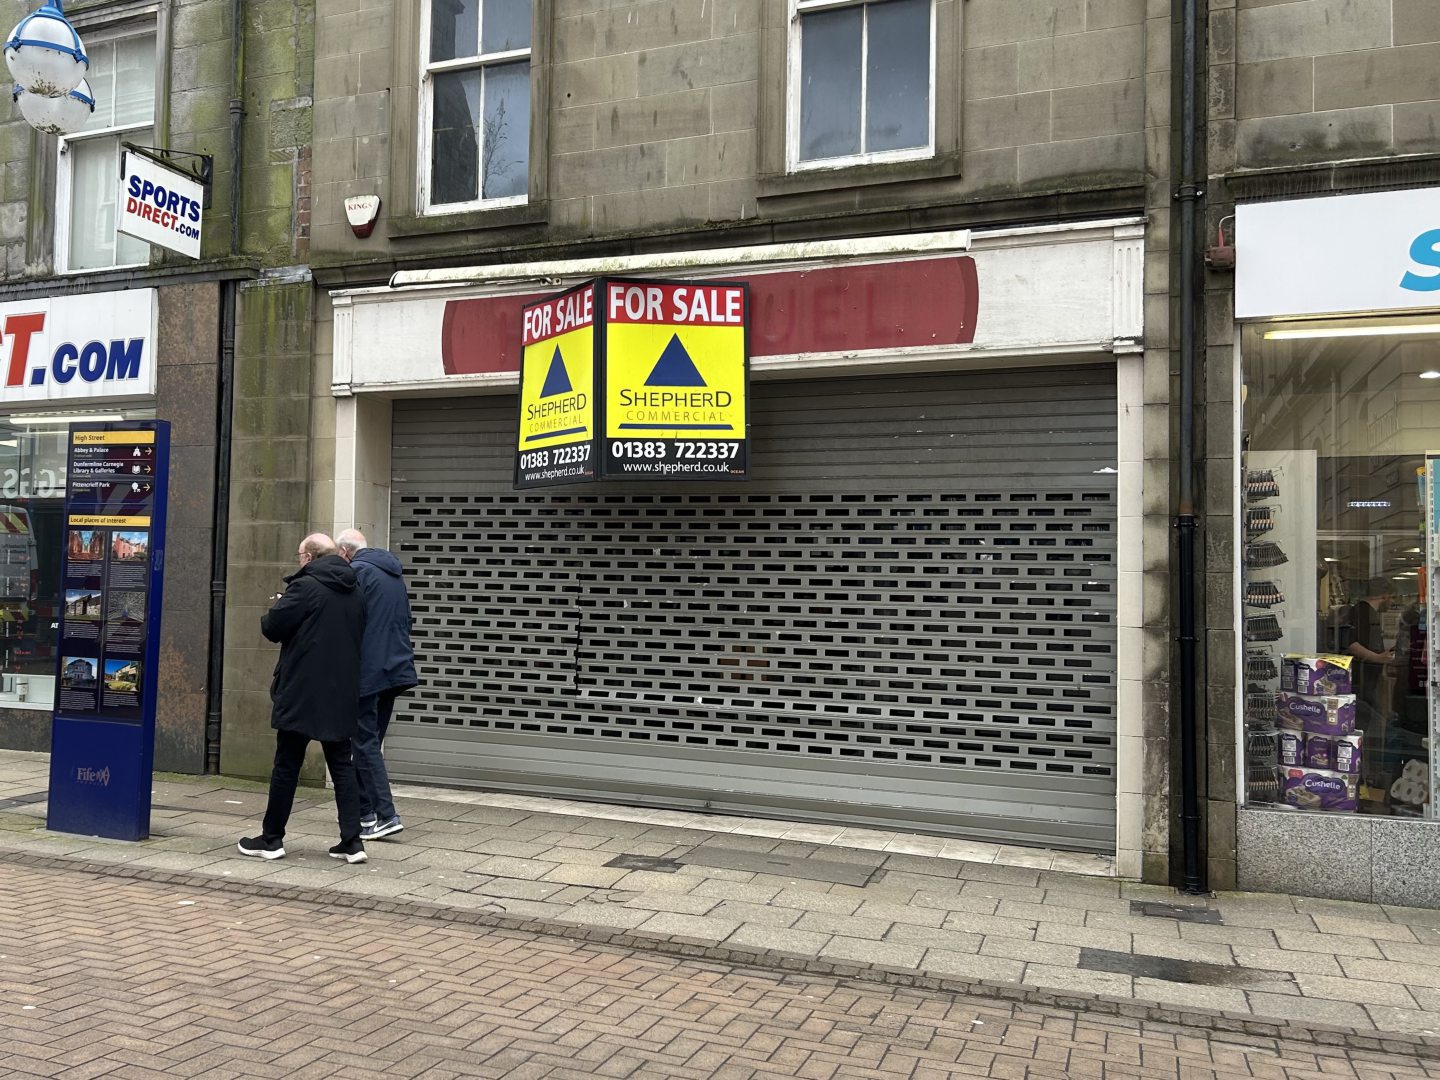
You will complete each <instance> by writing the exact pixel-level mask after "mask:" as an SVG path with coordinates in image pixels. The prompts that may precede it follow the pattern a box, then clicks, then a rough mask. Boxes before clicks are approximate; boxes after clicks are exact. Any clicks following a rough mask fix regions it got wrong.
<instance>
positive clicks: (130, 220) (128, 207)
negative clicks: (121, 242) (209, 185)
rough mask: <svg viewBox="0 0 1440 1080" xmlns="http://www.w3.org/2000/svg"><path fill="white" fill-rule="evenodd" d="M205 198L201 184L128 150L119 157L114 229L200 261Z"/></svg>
mask: <svg viewBox="0 0 1440 1080" xmlns="http://www.w3.org/2000/svg"><path fill="white" fill-rule="evenodd" d="M204 196H205V189H204V188H203V187H202V186H201V185H200V183H199V182H198V181H196V180H193V179H191V178H190V177H188V176H186V175H185V174H184V173H180V172H176V171H175V170H174V169H167V168H165V166H163V165H159V164H156V163H155V162H154V161H152V160H150V159H149V158H147V157H144V156H142V155H140V154H137V153H135V152H134V151H133V150H126V151H124V152H123V153H122V154H121V155H120V204H119V205H120V214H119V218H118V220H117V221H116V223H115V227H116V228H117V229H118V230H119V231H120V232H122V233H124V234H125V235H126V236H133V237H135V239H137V240H144V241H145V242H146V243H150V244H155V245H157V246H158V247H163V248H168V249H169V250H170V251H174V252H178V253H179V254H181V255H188V256H189V257H190V258H192V259H198V258H199V257H200V209H201V200H202V199H203V198H204Z"/></svg>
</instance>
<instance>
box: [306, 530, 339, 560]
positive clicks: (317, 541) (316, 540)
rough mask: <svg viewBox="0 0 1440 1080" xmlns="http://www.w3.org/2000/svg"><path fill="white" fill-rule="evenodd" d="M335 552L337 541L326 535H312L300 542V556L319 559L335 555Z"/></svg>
mask: <svg viewBox="0 0 1440 1080" xmlns="http://www.w3.org/2000/svg"><path fill="white" fill-rule="evenodd" d="M335 552H336V548H335V541H334V540H331V539H330V537H329V536H327V535H326V534H325V533H311V534H310V535H309V536H307V537H305V539H304V540H301V541H300V551H299V554H301V555H309V556H310V558H312V559H318V558H320V556H321V555H334V554H335Z"/></svg>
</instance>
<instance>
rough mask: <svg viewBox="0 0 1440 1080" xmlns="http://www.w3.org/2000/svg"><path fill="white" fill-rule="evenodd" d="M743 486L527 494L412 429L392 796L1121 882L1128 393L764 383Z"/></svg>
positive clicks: (434, 428) (482, 463)
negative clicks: (1103, 875) (990, 846)
mask: <svg viewBox="0 0 1440 1080" xmlns="http://www.w3.org/2000/svg"><path fill="white" fill-rule="evenodd" d="M753 397H754V413H753V422H752V423H753V427H752V435H753V439H752V461H753V463H754V464H753V474H754V476H753V479H752V480H751V481H749V482H747V483H741V484H728V485H722V484H713V485H704V484H695V483H689V484H683V485H682V484H675V483H672V484H670V485H668V486H667V485H664V484H650V485H641V484H638V483H629V484H620V483H610V484H605V485H590V486H585V487H578V488H569V489H566V488H561V489H552V490H549V491H530V492H525V493H520V492H516V491H513V490H512V489H511V483H510V478H511V469H512V446H513V440H514V437H515V427H516V417H515V409H516V406H515V401H514V398H513V397H508V396H507V397H491V398H455V399H443V400H437V399H425V400H404V401H397V402H396V403H395V409H394V448H393V470H394V486H393V491H392V521H391V527H392V533H391V536H392V546H393V547H394V548H395V549H396V550H397V552H398V553H399V554H400V556H401V558H402V559H403V560H404V561H405V562H406V564H407V565H408V567H409V580H410V588H411V594H412V602H413V605H414V614H415V646H416V654H417V661H418V665H419V670H420V676H421V680H422V685H421V687H420V688H419V689H418V690H417V691H416V692H415V693H414V694H413V695H411V696H409V697H407V698H405V699H402V702H401V706H400V709H399V711H398V715H397V717H396V720H395V722H394V724H393V726H392V728H391V731H390V735H389V738H388V740H387V744H386V745H387V758H388V760H389V762H390V770H391V774H392V775H393V776H394V777H396V778H398V779H402V780H410V781H432V782H435V781H443V782H453V783H461V784H475V785H483V786H487V787H496V788H507V789H516V790H531V791H537V792H545V793H551V794H556V795H564V796H572V797H574V796H580V797H596V798H608V799H612V800H617V801H628V802H642V803H654V804H659V805H676V806H692V807H704V808H707V809H715V810H722V811H729V812H741V813H758V814H767V813H768V814H776V815H785V816H793V817H800V818H805V819H815V820H827V821H836V822H847V823H852V824H857V825H867V826H878V827H882V828H897V827H901V828H913V829H920V830H925V831H931V832H938V833H946V834H953V835H957V836H964V837H970V838H976V839H984V840H992V841H1004V842H1007V843H1016V842H1019V843H1031V844H1046V845H1054V846H1060V847H1067V848H1073V849H1079V850H1089V851H1110V850H1113V847H1114V827H1115V701H1116V693H1115V645H1116V631H1115V614H1116V613H1115V474H1114V471H1113V467H1114V464H1115V455H1116V448H1115V428H1116V416H1115V381H1114V369H1113V368H1111V367H1094V368H1046V369H1039V370H1032V371H1011V372H1005V373H995V374H985V375H954V374H926V375H909V376H904V377H898V378H879V377H867V378H845V379H824V380H815V381H806V382H761V383H756V384H755V386H754V389H753Z"/></svg>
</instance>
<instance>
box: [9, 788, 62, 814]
mask: <svg viewBox="0 0 1440 1080" xmlns="http://www.w3.org/2000/svg"><path fill="white" fill-rule="evenodd" d="M49 797H50V796H49V794H48V793H47V792H44V791H32V792H31V793H30V794H29V795H12V796H10V798H8V799H0V810H9V809H10V808H11V807H15V806H33V805H34V804H35V803H42V802H44V801H45V800H46V799H48V798H49Z"/></svg>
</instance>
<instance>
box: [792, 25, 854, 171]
mask: <svg viewBox="0 0 1440 1080" xmlns="http://www.w3.org/2000/svg"><path fill="white" fill-rule="evenodd" d="M863 12H864V9H863V8H858V7H853V8H842V9H840V10H838V11H824V12H816V13H815V14H813V15H806V16H805V17H804V18H803V19H802V20H801V22H800V157H801V160H804V161H812V160H814V159H816V158H827V157H840V156H842V155H845V154H858V153H859V152H860V33H861V25H862V18H863Z"/></svg>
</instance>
